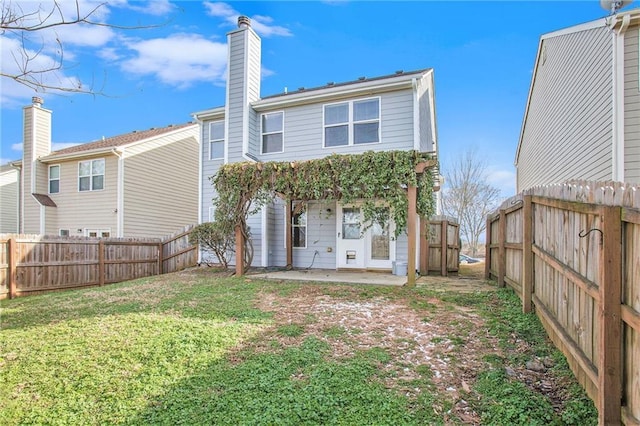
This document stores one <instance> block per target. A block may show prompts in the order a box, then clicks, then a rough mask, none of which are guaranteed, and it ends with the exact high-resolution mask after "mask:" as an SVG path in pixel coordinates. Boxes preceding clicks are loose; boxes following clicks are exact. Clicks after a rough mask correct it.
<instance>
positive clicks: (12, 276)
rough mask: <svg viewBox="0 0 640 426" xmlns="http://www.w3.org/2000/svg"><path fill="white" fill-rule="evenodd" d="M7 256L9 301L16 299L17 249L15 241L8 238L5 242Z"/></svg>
mask: <svg viewBox="0 0 640 426" xmlns="http://www.w3.org/2000/svg"><path fill="white" fill-rule="evenodd" d="M7 243H8V247H7V254H8V255H9V299H13V298H14V297H16V278H17V276H18V274H17V271H16V266H17V264H18V253H17V251H18V247H17V245H16V240H15V239H13V238H9V241H7Z"/></svg>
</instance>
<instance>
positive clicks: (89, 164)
mask: <svg viewBox="0 0 640 426" xmlns="http://www.w3.org/2000/svg"><path fill="white" fill-rule="evenodd" d="M100 189H104V158H101V159H99V160H88V161H80V162H79V163H78V191H97V190H100Z"/></svg>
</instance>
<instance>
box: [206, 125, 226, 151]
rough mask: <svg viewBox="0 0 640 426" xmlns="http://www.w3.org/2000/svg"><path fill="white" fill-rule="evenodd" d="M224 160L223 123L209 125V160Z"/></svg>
mask: <svg viewBox="0 0 640 426" xmlns="http://www.w3.org/2000/svg"><path fill="white" fill-rule="evenodd" d="M220 158H224V121H214V122H212V123H209V160H217V159H220Z"/></svg>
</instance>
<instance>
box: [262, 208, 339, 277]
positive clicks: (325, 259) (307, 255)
mask: <svg viewBox="0 0 640 426" xmlns="http://www.w3.org/2000/svg"><path fill="white" fill-rule="evenodd" d="M327 209H331V212H329V213H328V212H327ZM335 212H336V203H335V202H330V201H325V202H322V201H317V202H309V204H308V206H307V247H306V248H294V249H293V267H294V268H308V267H310V266H311V267H313V268H314V269H316V268H318V269H336V216H335ZM268 220H269V266H271V267H284V266H286V265H287V251H286V247H285V242H284V240H285V226H286V219H285V205H284V202H283V201H282V200H281V199H276V200H275V201H274V203H273V204H272V205H271V207H270V209H269V218H268ZM329 249H330V251H328V250H329ZM316 252H317V253H316ZM314 256H315V259H314Z"/></svg>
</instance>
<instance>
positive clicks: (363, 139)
mask: <svg viewBox="0 0 640 426" xmlns="http://www.w3.org/2000/svg"><path fill="white" fill-rule="evenodd" d="M378 125H379V123H378V122H375V123H363V124H354V125H353V143H372V142H379V140H378Z"/></svg>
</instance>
